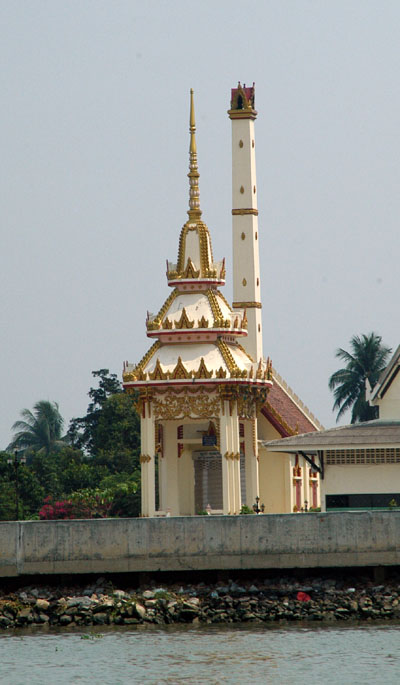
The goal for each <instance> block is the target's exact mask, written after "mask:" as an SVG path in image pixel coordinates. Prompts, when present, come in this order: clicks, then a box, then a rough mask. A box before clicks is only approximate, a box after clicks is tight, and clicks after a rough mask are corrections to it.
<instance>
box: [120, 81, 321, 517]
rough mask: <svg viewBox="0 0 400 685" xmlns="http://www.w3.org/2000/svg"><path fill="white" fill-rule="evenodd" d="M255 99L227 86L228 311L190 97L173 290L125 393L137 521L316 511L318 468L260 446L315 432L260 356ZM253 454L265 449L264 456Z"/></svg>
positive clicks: (130, 369) (150, 328)
mask: <svg viewBox="0 0 400 685" xmlns="http://www.w3.org/2000/svg"><path fill="white" fill-rule="evenodd" d="M254 98H255V91H254V85H253V86H252V87H251V88H246V87H245V86H243V87H242V86H241V85H240V84H239V85H238V87H237V88H234V89H232V93H231V107H230V110H229V112H228V114H229V117H230V119H231V121H232V201H233V209H232V223H233V228H232V230H233V295H234V301H233V304H232V306H231V305H230V304H229V303H228V302H227V300H226V299H225V297H224V295H223V294H222V292H221V288H222V287H223V286H224V284H225V260H224V259H223V260H221V261H215V260H214V257H213V252H212V246H211V235H210V232H209V229H208V227H207V225H206V224H205V223H204V221H203V220H202V218H201V216H202V212H201V209H200V195H199V170H198V163H197V147H196V139H195V117H194V104H193V93H191V108H190V149H189V174H188V178H189V210H188V220H187V221H186V223H185V224H184V226H183V228H182V230H181V233H180V238H179V247H178V259H177V262H176V263H172V262H168V263H167V281H168V285H169V287H170V288H171V289H172V291H171V293H170V295H169V296H168V297H167V299H166V300H165V302H164V304H163V306H162V307H161V309H160V310H159V312H158V313H157V314H155V315H154V314H149V315H148V319H147V322H146V326H147V336H148V337H149V338H151V339H152V340H153V341H154V342H153V345H152V346H151V348H150V349H149V350H148V352H147V353H146V354H145V355H144V357H143V359H142V360H141V361H140V362H139V364H136V365H134V364H129V363H126V364H125V365H124V371H123V384H124V388H125V390H126V391H127V392H131V393H137V396H138V410H139V412H140V415H141V457H140V460H141V468H142V515H143V516H157V515H158V516H167V515H193V514H197V513H199V512H201V511H205V510H207V511H208V512H209V513H214V514H222V513H223V514H238V513H240V511H241V508H242V506H243V505H244V504H246V505H247V506H248V507H252V506H253V505H254V504H255V503H256V502H259V503H260V504H262V503H264V504H265V510H266V512H275V513H282V512H289V511H293V508H294V507H295V506H297V507H298V508H299V509H301V507H304V502H305V500H307V498H308V502H309V503H310V504H312V503H314V504H315V505H316V506H317V503H319V489H318V469H317V468H316V467H314V466H313V462H312V460H311V461H310V462H308V461H307V459H304V458H303V457H301V456H300V457H294V458H292V457H285V456H283V455H282V454H280V453H273V452H271V451H269V449H268V448H266V447H265V446H264V442H265V440H267V439H272V438H274V437H283V436H287V435H293V434H295V433H296V432H298V431H299V430H301V431H303V432H304V431H306V430H307V431H314V430H317V429H319V428H320V425H319V424H318V422H317V420H316V419H315V418H314V417H313V416H312V415H311V414H310V412H309V411H308V410H307V408H306V407H304V405H303V404H302V403H301V401H300V400H299V399H298V398H297V397H296V395H295V394H294V393H293V392H292V391H291V390H290V388H289V387H288V386H287V385H286V383H285V382H284V381H283V379H281V378H280V377H279V375H278V374H277V373H276V372H275V371H273V369H272V364H271V362H270V360H269V359H265V358H264V356H263V345H262V320H261V308H262V305H261V300H260V260H259V230H258V208H257V182H256V165H255V137H254V121H255V119H256V116H257V112H256V110H255V107H254ZM260 445H261V447H260Z"/></svg>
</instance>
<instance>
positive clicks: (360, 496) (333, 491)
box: [266, 419, 400, 511]
mask: <svg viewBox="0 0 400 685" xmlns="http://www.w3.org/2000/svg"><path fill="white" fill-rule="evenodd" d="M266 446H267V447H268V449H273V450H275V451H276V452H283V453H285V454H290V455H292V458H293V456H294V455H296V454H300V455H303V456H304V458H307V459H311V460H314V461H315V464H316V468H317V469H318V470H319V473H320V485H321V508H322V511H338V510H348V509H376V508H387V507H389V506H391V505H393V504H396V505H398V506H400V421H399V420H398V421H396V420H390V419H378V420H376V421H367V422H365V423H356V424H352V425H350V426H341V427H339V428H332V429H330V430H324V431H320V432H318V433H306V434H304V435H296V436H293V437H290V438H285V439H284V440H274V441H272V442H268V443H267V445H266Z"/></svg>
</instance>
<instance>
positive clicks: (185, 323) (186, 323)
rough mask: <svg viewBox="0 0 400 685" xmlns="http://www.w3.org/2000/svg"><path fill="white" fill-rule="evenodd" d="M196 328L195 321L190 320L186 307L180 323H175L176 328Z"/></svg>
mask: <svg viewBox="0 0 400 685" xmlns="http://www.w3.org/2000/svg"><path fill="white" fill-rule="evenodd" d="M193 326H194V321H190V319H189V318H188V315H187V314H186V309H185V307H184V308H183V309H182V315H181V318H180V319H179V321H175V328H178V329H182V328H193Z"/></svg>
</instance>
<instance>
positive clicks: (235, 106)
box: [228, 81, 257, 119]
mask: <svg viewBox="0 0 400 685" xmlns="http://www.w3.org/2000/svg"><path fill="white" fill-rule="evenodd" d="M254 105H255V84H254V83H253V85H252V86H250V87H247V88H246V84H245V83H244V84H243V86H242V84H241V83H240V81H239V83H238V85H237V88H232V91H231V108H230V110H228V114H229V117H230V118H231V119H255V118H256V116H257V112H256V110H255V109H254Z"/></svg>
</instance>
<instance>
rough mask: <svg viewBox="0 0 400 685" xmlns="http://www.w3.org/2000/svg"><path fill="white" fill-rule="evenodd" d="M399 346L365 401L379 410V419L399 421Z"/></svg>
mask: <svg viewBox="0 0 400 685" xmlns="http://www.w3.org/2000/svg"><path fill="white" fill-rule="evenodd" d="M399 371H400V345H399V346H398V348H397V350H396V352H395V353H394V355H393V357H392V358H391V360H390V362H389V364H388V365H387V367H386V369H384V371H382V373H381V376H380V378H379V381H378V383H377V384H376V386H375V387H374V388H373V389H372V390H371V389H370V388H369V392H368V389H367V399H368V400H369V403H370V404H371V405H373V406H376V407H378V408H379V418H380V419H400V373H399Z"/></svg>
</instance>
